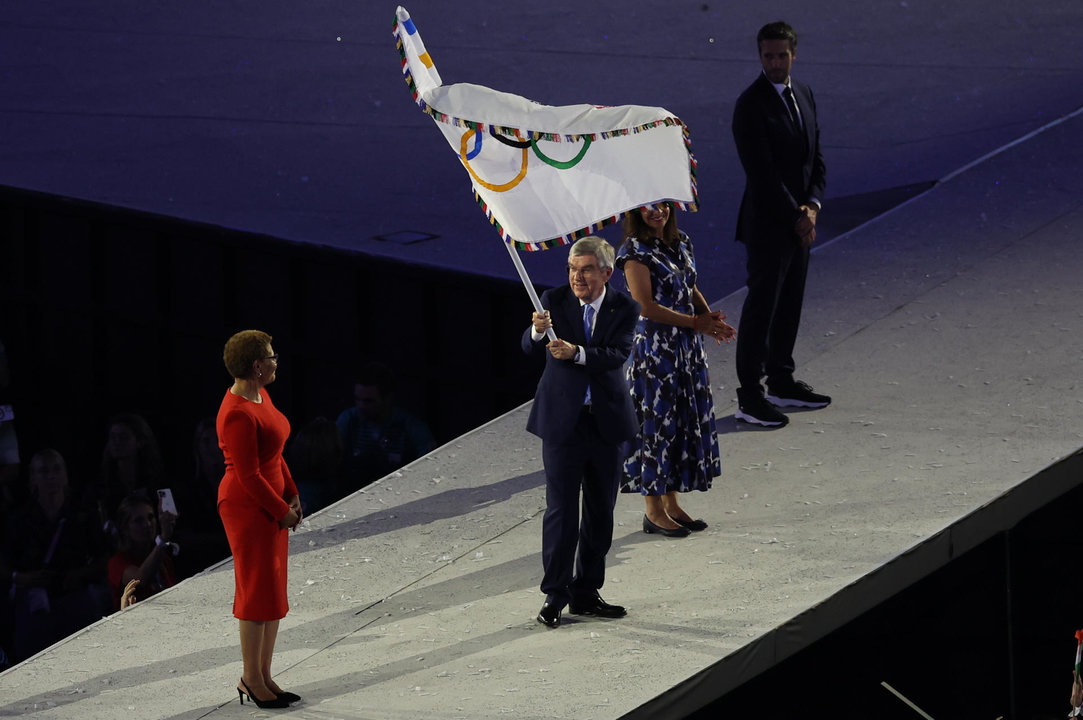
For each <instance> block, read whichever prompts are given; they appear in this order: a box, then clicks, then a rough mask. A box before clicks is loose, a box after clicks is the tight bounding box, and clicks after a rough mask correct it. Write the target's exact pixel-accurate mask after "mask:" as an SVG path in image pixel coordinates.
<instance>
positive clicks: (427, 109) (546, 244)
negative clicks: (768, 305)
mask: <svg viewBox="0 0 1083 720" xmlns="http://www.w3.org/2000/svg"><path fill="white" fill-rule="evenodd" d="M399 25H400V24H399V19H398V16H397V15H396V16H395V19H394V22H393V23H392V26H391V32H392V35H394V36H395V39H396V42H395V47H396V48H397V49H398V51H399V58H400V60H401V65H402V75H403V80H405V82H406V85H407V87H408V88H409V89H410V95H411V96H412V97H413V99H414V102H416V103H417V106H418V107H419V108H420V109H421V111H422V112H424V113H425V114H426V115H428V116H429V117H431V118H432V119H433V120H435V121H437V122H441V123H444V124H446V125H451V126H454V127H461V128H467V129H472V130H474V131H475V132H477V133H486V132H488V133H489V134H491V135H493V136H494V137H497V136H510V137H515V138H522V139H524V140H533V141H534V142H535V143H536V142H538V141H544V142H555V143H559V142H587V143H590V142H595V141H598V140H608V139H611V138H616V137H625V136H627V135H634V134H638V133H642V132H646V131H648V130H653V129H655V128H659V127H673V126H679V127H680V128H681V131H682V136H683V139H684V145H685V149H686V150H687V151H688V163H689V174H690V176H691V182H690V185H691V191H692V201H691V202H684V201H680V200H674V199H668V198H663V199H660V200H659V201H658V202H659V203H661V202H668V203H669V204H670V205H672V206H673V207H676V208H678V209H680V210H686V211H689V212H696V211H697V210H699V188H698V184H697V182H696V167H697V163H696V158H695V155H694V154H693V153H692V141H691V137H690V134H689V130H688V126H687V125H685V124H684V123H683V122H682V121H681V119H680V118H677V117H665V118H660V119H658V120H654V121H652V122H648V123H643V124H640V125H635V126H632V127H627V128H616V129H613V130H608V131H605V132H598V133H582V134H560V133H551V132H545V131H541V130H529V129H526V128H516V127H509V126H505V125H493V124H489V123H484V122H479V121H476V120H469V119H466V118H460V117H455V116H452V115H448V114H447V113H443V112H440V111H439V110H437V109H436V108H433V107H431V106H430V105H429V104H428V103H426V102H425V100H424V99H422V97H421V94H420V93H419V92H418V89H417V84H416V83H415V82H414V78H413V74H412V73H411V72H410V65H409V63H408V61H407V56H406V47H405V45H404V44H403V41H402V37H401V36H400V34H399ZM402 29H403V30H404V31H405V32H406V33H407V34H409V35H415V34H416V33H417V28H416V27H415V26H414V21H413V20H412V19H407V20H406V21H405V22H403V23H402ZM421 60H422V62H423V63H424V65H425V66H426V67H427V68H432V59H431V57H429V54H428V53H427V52H425V53H424V54H423V55H422V56H421ZM498 139H502V138H498ZM534 149H535V152H536V153H537V154H538V156H539V157H541V158H542V159H543V160H546V158H545V156H543V155H542V154H541V153H540V151H538V150H537V147H536V145H535V146H534ZM546 161H547V162H549V161H548V160H546ZM550 164H553V163H550ZM474 200H475V201H476V202H477V203H478V206H479V207H480V208H481V209H482V211H483V212H484V213H485V216H486V217H487V218H488V219H489V223H490V224H491V225H492V226H493V227H495V228H496V230H497V232H499V233H500V236H501V237H502V238H503V239H504V242H506V243H508V244H510V245H513V246H514V247H516V248H517V249H519V250H524V251H527V252H536V251H541V250H548V249H550V248H554V247H559V246H562V245H570V244H572V243H574V242H575V241H576V240H578V239H579V238H581V237H586V236H587V235H590V234H592V233H594V232H597V231H598V230H601V229H602V228H604V227H606V226H609V225H612V224H614V223H617V222H619V221H620V220H621V219H623V218H624V216H625V215H627V214H628V213H629V212H631V211H633V210H638V208H639V207H640V206H636V207H632V208H627V209H625V210H623V211H621V212H620V213H618V214H617V215H613V216H610V217H607V218H604V219H602V220H599V221H596V222H594V223H591V224H590V225H586V226H584V227H581V228H579V229H577V230H574V231H572V232H569V233H566V234H564V235H559V236H556V237H552V238H548V239H546V240H540V241H533V242H523V241H520V240H517V239H515V238H514V237H512V236H511V235H509V234H508V233H507V232H506V231H505V230H504V228H503V226H502V225H501V224H500V221H499V220H497V218H496V216H495V215H493V212H492V209H491V208H490V207H489V205H488V203H486V201H485V199H484V198H483V197H482V196H481V195H480V194H478V191H477V190H476V189H475V190H474Z"/></svg>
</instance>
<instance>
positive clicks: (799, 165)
mask: <svg viewBox="0 0 1083 720" xmlns="http://www.w3.org/2000/svg"><path fill="white" fill-rule="evenodd" d="M790 88H791V89H792V90H793V94H794V99H795V100H796V102H797V107H798V109H799V110H800V111H801V118H802V120H803V122H804V132H803V133H802V132H798V131H795V128H794V124H793V120H792V119H791V117H790V112H789V110H788V109H787V108H786V103H785V101H784V100H783V99H782V98H781V97H779V94H778V92H776V91H775V88H774V86H773V85H772V84H771V81H770V80H768V79H767V77H766V76H765V75H764V74H763V73H760V76H759V77H758V78H757V79H756V81H755V82H753V83H752V84H751V85H750V86H749V87H748V89H746V90H745V91H744V92H743V93H741V96H740V97H739V98H737V105H736V106H735V107H734V111H733V139H734V141H735V142H736V143H737V154H738V156H739V157H740V158H741V165H743V166H744V169H745V193H744V197H742V198H741V211H740V215H739V216H738V219H737V239H738V240H739V241H741V242H744V243H772V244H779V243H791V242H798V240H799V238H798V236H797V233H796V231H795V230H794V225H795V224H796V223H797V219H798V218H799V217H800V210H799V209H798V208H799V207H800V206H801V205H805V204H807V203H808V201H809V199H810V198H812V197H815V198H818V199H819V200H823V197H824V188H825V186H826V182H827V175H826V169H825V167H824V159H823V155H822V154H821V153H820V126H819V125H818V124H817V121H816V101H815V99H814V98H813V96H812V90H810V89H809V88H808V86H807V85H803V84H801V83H799V82H797V81H795V80H793V79H792V78H791V80H790Z"/></svg>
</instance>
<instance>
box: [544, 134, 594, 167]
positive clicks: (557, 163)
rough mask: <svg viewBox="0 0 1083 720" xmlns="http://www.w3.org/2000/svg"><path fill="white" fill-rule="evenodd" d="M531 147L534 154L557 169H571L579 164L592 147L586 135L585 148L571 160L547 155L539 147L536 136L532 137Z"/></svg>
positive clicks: (584, 139) (584, 138) (584, 137)
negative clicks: (556, 158)
mask: <svg viewBox="0 0 1083 720" xmlns="http://www.w3.org/2000/svg"><path fill="white" fill-rule="evenodd" d="M530 147H531V148H533V150H534V154H535V155H537V156H538V159H539V160H541V161H542V162H543V163H545V164H547V165H552V166H553V167H555V168H556V169H557V170H570V169H571V168H573V167H575V166H576V165H578V164H579V161H580V160H582V159H583V156H584V155H586V154H587V148H589V147H590V138H589V137H588V136H586V135H584V136H583V148H582V149H581V150H580V151H579V154H578V155H576V156H575V157H573V158H572V159H571V160H554V159H553V158H551V157H546V156H545V155H544V154H543V153H542V151H541V150H539V149H538V143H536V142H534V138H533V137H531V138H530Z"/></svg>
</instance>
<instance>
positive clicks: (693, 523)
mask: <svg viewBox="0 0 1083 720" xmlns="http://www.w3.org/2000/svg"><path fill="white" fill-rule="evenodd" d="M673 522H675V523H677V524H678V525H680V526H682V527H686V528H688V529H689V530H691V531H692V532H699V531H700V530H706V529H707V523H705V522H703V521H702V520H680V519H678V518H673Z"/></svg>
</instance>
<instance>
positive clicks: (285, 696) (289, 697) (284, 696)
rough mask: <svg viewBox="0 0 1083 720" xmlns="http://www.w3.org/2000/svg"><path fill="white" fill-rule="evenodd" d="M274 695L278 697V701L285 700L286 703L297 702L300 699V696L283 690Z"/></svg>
mask: <svg viewBox="0 0 1083 720" xmlns="http://www.w3.org/2000/svg"><path fill="white" fill-rule="evenodd" d="M275 695H277V696H278V699H279V700H285V701H286V702H288V703H295V702H299V701H300V699H301V696H300V695H298V694H297V693H291V692H286V691H285V690H283V691H282V692H280V693H275Z"/></svg>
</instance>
